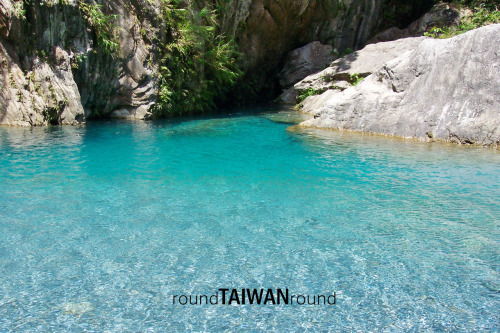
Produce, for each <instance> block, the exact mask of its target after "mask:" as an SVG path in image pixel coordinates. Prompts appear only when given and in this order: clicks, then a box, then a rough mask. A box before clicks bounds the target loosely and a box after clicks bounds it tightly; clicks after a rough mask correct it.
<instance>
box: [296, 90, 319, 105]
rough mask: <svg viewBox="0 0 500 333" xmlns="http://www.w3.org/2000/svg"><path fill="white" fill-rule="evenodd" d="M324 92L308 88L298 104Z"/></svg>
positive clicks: (298, 100)
mask: <svg viewBox="0 0 500 333" xmlns="http://www.w3.org/2000/svg"><path fill="white" fill-rule="evenodd" d="M321 93H322V91H321V90H317V89H314V88H312V87H311V88H307V89H306V90H303V91H302V92H301V93H300V95H299V97H298V98H297V103H302V101H304V100H305V99H306V98H307V97H309V96H314V95H319V94H321Z"/></svg>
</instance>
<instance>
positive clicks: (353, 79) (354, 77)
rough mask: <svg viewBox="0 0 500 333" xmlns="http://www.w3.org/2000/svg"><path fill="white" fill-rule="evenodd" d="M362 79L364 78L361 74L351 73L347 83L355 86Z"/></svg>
mask: <svg viewBox="0 0 500 333" xmlns="http://www.w3.org/2000/svg"><path fill="white" fill-rule="evenodd" d="M363 79H364V77H363V76H361V74H359V73H354V74H351V76H350V80H349V83H350V84H352V85H353V86H357V85H358V83H360V82H361V81H362V80H363Z"/></svg>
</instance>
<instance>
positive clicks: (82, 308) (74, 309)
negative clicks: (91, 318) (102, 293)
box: [61, 302, 94, 315]
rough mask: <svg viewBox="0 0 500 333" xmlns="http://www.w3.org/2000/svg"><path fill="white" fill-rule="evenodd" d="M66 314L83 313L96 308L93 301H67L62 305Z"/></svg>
mask: <svg viewBox="0 0 500 333" xmlns="http://www.w3.org/2000/svg"><path fill="white" fill-rule="evenodd" d="M61 309H62V311H63V312H64V314H68V315H81V314H84V313H87V312H90V311H93V310H94V307H93V306H92V303H89V302H82V303H66V304H63V306H62V307H61Z"/></svg>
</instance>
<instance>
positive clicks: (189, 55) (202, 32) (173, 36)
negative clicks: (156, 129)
mask: <svg viewBox="0 0 500 333" xmlns="http://www.w3.org/2000/svg"><path fill="white" fill-rule="evenodd" d="M219 6H220V3H219ZM161 9H162V19H163V22H164V24H165V32H166V42H165V43H164V44H163V45H162V50H161V55H162V56H161V59H160V71H159V72H160V75H159V77H158V78H157V79H158V86H159V94H158V103H157V104H156V106H155V108H154V109H153V117H162V116H167V115H180V114H185V113H193V112H204V111H209V110H212V109H214V108H215V101H216V99H218V98H222V97H223V95H224V94H225V93H226V92H227V91H228V90H229V88H230V87H231V86H232V85H234V83H235V82H236V80H237V78H238V77H239V76H240V75H241V71H240V70H239V68H238V66H237V63H236V61H237V57H238V53H237V51H236V50H237V48H236V44H235V43H234V41H232V40H229V39H227V38H226V37H225V36H224V35H223V34H222V33H221V32H220V28H219V24H218V21H217V15H216V11H215V10H212V9H210V8H206V7H204V8H202V9H199V10H198V9H196V8H194V5H193V4H192V3H191V2H188V3H187V4H186V3H185V2H182V1H179V0H162V8H161Z"/></svg>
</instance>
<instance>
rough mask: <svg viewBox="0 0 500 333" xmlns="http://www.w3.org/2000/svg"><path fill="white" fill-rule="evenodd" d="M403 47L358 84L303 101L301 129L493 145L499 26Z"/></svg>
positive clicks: (498, 139)
mask: <svg viewBox="0 0 500 333" xmlns="http://www.w3.org/2000/svg"><path fill="white" fill-rule="evenodd" d="M404 41H406V40H401V42H403V43H404ZM408 41H409V43H410V44H409V45H408V48H407V50H406V51H405V52H402V53H401V54H400V56H399V57H397V58H395V59H393V60H390V61H388V62H386V63H385V64H383V65H382V66H380V68H379V69H378V70H376V71H374V72H373V74H371V75H369V76H367V77H366V78H365V79H364V80H362V81H361V82H360V83H359V84H358V85H356V86H353V87H350V88H348V89H346V90H344V91H342V92H340V93H332V92H331V91H327V92H325V93H323V94H322V95H320V96H312V97H308V99H307V100H306V101H305V102H306V103H304V107H305V111H307V112H309V113H311V114H313V115H314V118H313V119H310V120H308V121H305V122H303V123H301V126H313V127H320V128H330V129H340V130H355V131H364V132H372V133H378V134H384V135H391V136H399V137H405V138H419V139H425V140H442V141H448V142H456V143H470V144H481V145H485V146H496V147H498V145H499V143H500V53H499V52H498V48H496V47H492V45H500V25H498V24H497V25H489V26H485V27H482V28H480V29H476V30H473V31H470V32H468V33H465V34H463V35H460V36H457V37H454V38H450V39H444V40H440V39H431V38H424V39H421V40H420V42H418V43H417V45H414V42H415V39H409V40H408ZM392 43H394V42H392ZM379 45H380V46H381V47H383V46H384V45H388V46H389V47H391V45H392V44H391V43H381V44H379ZM360 53H363V50H362V51H359V52H358V56H360V55H359V54H360ZM318 75H321V74H318ZM325 94H327V95H325Z"/></svg>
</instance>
